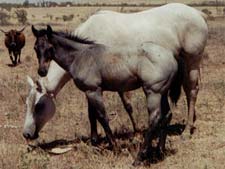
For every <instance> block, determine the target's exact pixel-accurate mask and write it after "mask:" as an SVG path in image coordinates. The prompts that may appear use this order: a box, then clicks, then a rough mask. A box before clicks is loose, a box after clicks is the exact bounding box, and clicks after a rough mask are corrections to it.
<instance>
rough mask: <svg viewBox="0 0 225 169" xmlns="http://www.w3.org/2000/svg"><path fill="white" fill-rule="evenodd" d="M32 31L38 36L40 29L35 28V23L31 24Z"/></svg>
mask: <svg viewBox="0 0 225 169" xmlns="http://www.w3.org/2000/svg"><path fill="white" fill-rule="evenodd" d="M31 29H32V32H33V34H34V36H35V37H38V30H37V29H35V27H34V25H32V26H31Z"/></svg>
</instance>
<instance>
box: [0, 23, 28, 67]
mask: <svg viewBox="0 0 225 169" xmlns="http://www.w3.org/2000/svg"><path fill="white" fill-rule="evenodd" d="M24 29H25V27H24V28H22V29H21V30H19V31H17V30H14V29H12V30H10V31H8V32H5V31H3V30H1V29H0V31H2V32H3V33H4V34H5V46H6V47H7V48H8V51H9V56H10V59H11V61H12V64H13V65H16V64H17V58H18V56H19V58H18V62H19V63H20V55H21V49H22V48H23V47H24V45H25V36H24V33H23V31H24ZM12 53H13V55H14V59H13V57H12Z"/></svg>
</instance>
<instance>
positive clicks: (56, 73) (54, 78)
mask: <svg viewBox="0 0 225 169" xmlns="http://www.w3.org/2000/svg"><path fill="white" fill-rule="evenodd" d="M70 79H71V77H70V75H69V74H68V73H67V72H66V71H65V70H63V69H62V68H61V67H60V66H59V65H58V64H57V63H56V62H55V61H51V63H50V66H49V70H48V74H47V76H46V77H44V78H40V79H39V81H40V82H41V83H42V84H43V85H44V87H45V88H46V91H47V93H50V94H52V95H53V96H56V95H57V94H58V92H59V91H60V90H61V89H62V88H63V86H64V85H65V84H66V83H67V82H68V81H69V80H70Z"/></svg>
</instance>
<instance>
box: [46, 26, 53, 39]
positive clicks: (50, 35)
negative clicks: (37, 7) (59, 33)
mask: <svg viewBox="0 0 225 169" xmlns="http://www.w3.org/2000/svg"><path fill="white" fill-rule="evenodd" d="M52 32H53V31H52V27H51V26H50V25H47V37H48V38H49V39H50V38H51V37H52Z"/></svg>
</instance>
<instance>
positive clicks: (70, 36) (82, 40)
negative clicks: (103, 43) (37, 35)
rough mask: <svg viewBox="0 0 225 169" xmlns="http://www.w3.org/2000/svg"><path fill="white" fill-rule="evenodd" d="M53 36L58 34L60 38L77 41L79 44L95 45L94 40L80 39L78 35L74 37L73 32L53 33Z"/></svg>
mask: <svg viewBox="0 0 225 169" xmlns="http://www.w3.org/2000/svg"><path fill="white" fill-rule="evenodd" d="M53 34H56V35H58V36H61V37H64V38H66V39H69V40H72V41H75V42H79V43H83V44H94V43H95V42H94V41H92V40H89V39H88V38H84V37H80V36H78V35H74V34H73V33H72V32H69V31H68V32H63V31H59V32H53Z"/></svg>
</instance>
